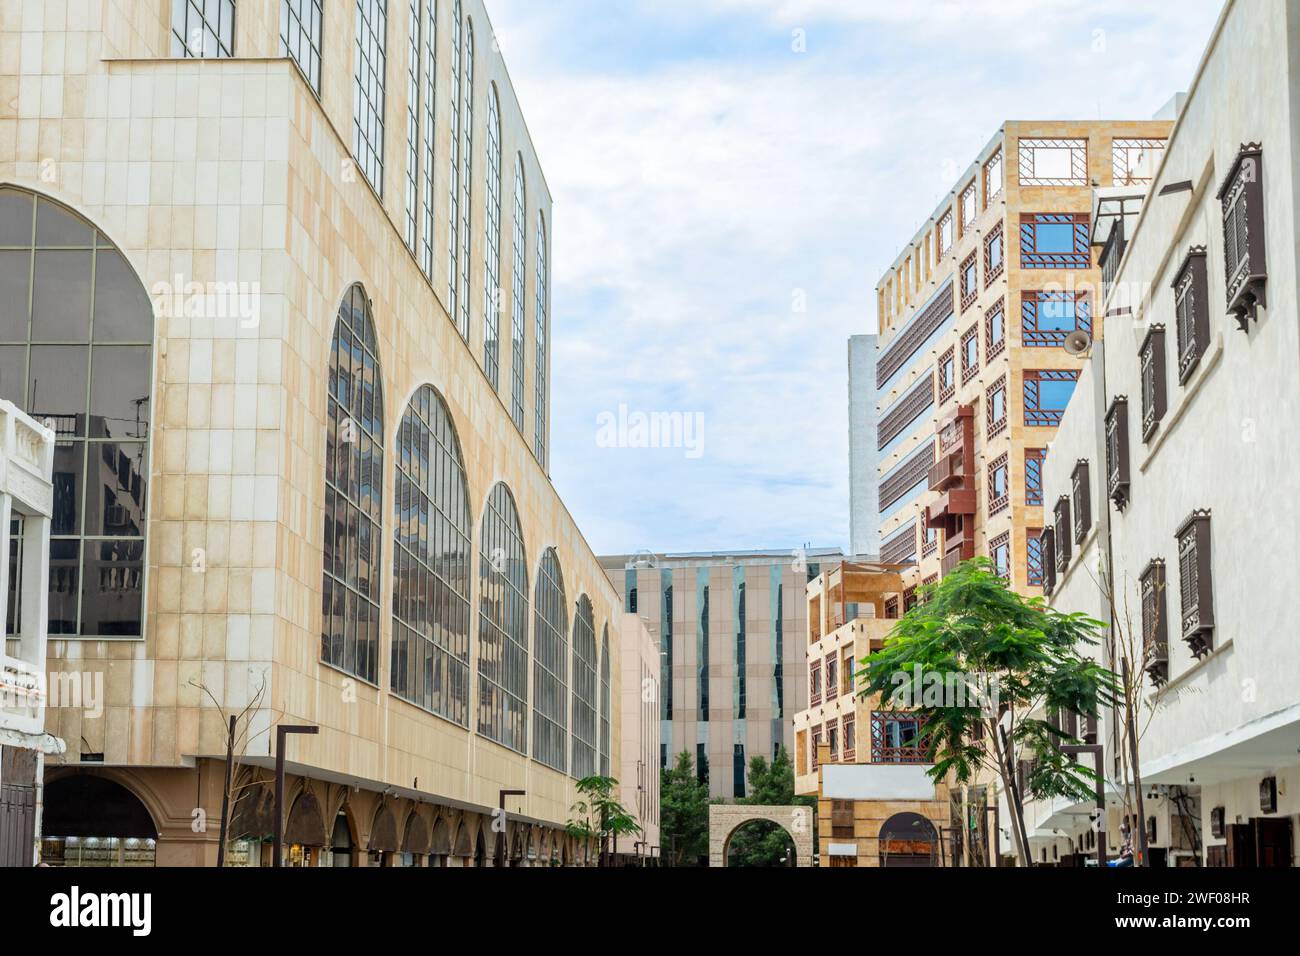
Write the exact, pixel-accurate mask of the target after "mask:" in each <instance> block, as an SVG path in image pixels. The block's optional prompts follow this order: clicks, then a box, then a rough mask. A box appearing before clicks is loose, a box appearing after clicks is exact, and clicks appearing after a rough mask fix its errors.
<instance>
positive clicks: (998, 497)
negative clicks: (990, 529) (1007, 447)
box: [988, 452, 1011, 518]
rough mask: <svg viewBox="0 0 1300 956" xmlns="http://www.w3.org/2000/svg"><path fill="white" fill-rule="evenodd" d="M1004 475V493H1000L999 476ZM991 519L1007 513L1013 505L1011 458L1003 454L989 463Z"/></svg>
mask: <svg viewBox="0 0 1300 956" xmlns="http://www.w3.org/2000/svg"><path fill="white" fill-rule="evenodd" d="M998 472H1001V473H1002V492H1001V494H999V493H998V489H997V475H998ZM988 502H989V517H990V518H991V517H993V516H994V515H996V514H1000V513H1001V512H1003V511H1005V510H1006V509H1007V507H1008V506H1009V505H1010V503H1011V456H1010V455H1009V454H1008V453H1005V452H1004V453H1003V454H1001V455H999V456H998V457H997V458H995V459H993V461H992V462H990V463H989V468H988Z"/></svg>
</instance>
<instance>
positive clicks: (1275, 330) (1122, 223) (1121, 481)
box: [1031, 0, 1300, 867]
mask: <svg viewBox="0 0 1300 956" xmlns="http://www.w3.org/2000/svg"><path fill="white" fill-rule="evenodd" d="M1297 64H1300V0H1259V2H1245V0H1229V2H1228V3H1226V5H1225V7H1224V10H1223V13H1222V15H1221V17H1220V19H1219V22H1218V24H1217V26H1216V27H1215V30H1214V33H1213V36H1212V37H1211V39H1210V43H1209V47H1208V49H1207V52H1206V54H1205V56H1204V58H1203V60H1202V61H1201V64H1200V66H1199V68H1198V70H1197V73H1196V76H1195V79H1194V81H1193V84H1192V86H1191V89H1190V93H1189V94H1188V97H1187V100H1186V103H1185V105H1184V106H1183V109H1182V112H1181V114H1180V116H1179V119H1178V123H1177V125H1176V127H1175V128H1174V130H1173V132H1172V134H1171V136H1170V139H1169V144H1168V148H1167V149H1166V151H1165V155H1164V159H1163V163H1162V165H1161V166H1160V168H1159V170H1158V171H1157V172H1156V174H1155V178H1154V180H1153V182H1152V183H1151V184H1150V190H1149V192H1148V194H1147V195H1146V198H1145V202H1143V203H1140V204H1137V205H1135V204H1132V203H1131V200H1130V208H1129V209H1128V210H1123V209H1122V208H1121V203H1122V201H1123V198H1122V197H1117V196H1115V195H1114V194H1113V193H1112V192H1110V191H1107V190H1099V191H1098V195H1097V197H1096V206H1097V209H1098V212H1099V213H1100V214H1101V215H1099V217H1098V221H1099V222H1104V223H1105V228H1104V229H1103V230H1102V231H1101V232H1099V234H1098V235H1097V236H1096V237H1095V238H1096V242H1097V243H1098V244H1099V245H1101V246H1103V247H1104V252H1103V255H1102V268H1103V271H1104V273H1105V275H1106V281H1105V286H1104V290H1103V293H1102V297H1101V300H1100V301H1101V303H1102V309H1103V312H1104V315H1105V323H1106V345H1105V349H1104V353H1100V352H1094V354H1093V355H1092V358H1091V362H1090V365H1091V368H1090V371H1089V374H1090V378H1091V386H1090V391H1091V393H1092V394H1091V395H1087V396H1085V395H1083V394H1079V395H1076V396H1075V399H1074V400H1073V401H1072V402H1071V403H1070V406H1069V409H1068V410H1067V412H1066V416H1065V421H1064V423H1063V424H1062V428H1061V432H1060V435H1059V437H1058V439H1057V441H1056V443H1055V445H1054V446H1053V452H1052V456H1051V457H1049V460H1048V466H1047V469H1046V472H1045V478H1044V481H1045V493H1046V495H1047V497H1046V499H1045V500H1046V504H1047V506H1048V507H1049V508H1050V509H1052V510H1053V512H1054V520H1051V521H1049V523H1048V527H1047V529H1045V531H1044V544H1043V551H1044V567H1045V569H1046V574H1047V584H1048V591H1049V594H1050V600H1051V603H1052V605H1053V606H1055V607H1057V608H1059V609H1061V610H1065V611H1085V612H1087V613H1089V614H1093V615H1095V616H1098V617H1101V618H1102V619H1103V620H1107V621H1109V623H1110V625H1111V634H1110V637H1109V641H1108V646H1107V648H1105V649H1104V650H1105V651H1106V652H1108V653H1109V654H1110V660H1111V661H1117V659H1118V658H1119V657H1120V656H1121V654H1120V653H1117V652H1122V651H1123V649H1124V648H1126V647H1127V648H1129V649H1130V653H1129V654H1128V655H1127V656H1128V657H1130V659H1132V660H1133V661H1134V662H1135V665H1136V666H1135V667H1134V671H1135V672H1137V673H1139V674H1140V676H1141V677H1142V679H1143V686H1142V691H1141V694H1140V700H1141V703H1140V708H1139V722H1140V727H1141V733H1140V737H1139V740H1138V749H1139V754H1140V770H1141V777H1142V784H1143V786H1142V788H1141V792H1142V794H1143V797H1144V800H1143V807H1142V808H1141V815H1140V816H1139V814H1138V812H1137V809H1138V808H1137V807H1136V805H1135V804H1136V801H1133V802H1132V803H1130V804H1129V805H1128V806H1127V807H1126V808H1124V810H1125V811H1126V813H1127V815H1128V817H1129V823H1130V826H1131V828H1132V832H1133V834H1134V845H1135V848H1138V847H1139V841H1138V839H1137V834H1138V832H1139V831H1143V832H1145V835H1146V837H1147V843H1148V845H1149V847H1150V860H1151V862H1152V864H1153V865H1169V866H1174V865H1189V864H1196V863H1199V865H1202V866H1212V867H1220V866H1231V867H1255V866H1259V867H1290V866H1294V865H1295V860H1296V839H1295V830H1296V824H1297V820H1300V757H1298V756H1297V740H1298V739H1300V690H1297V687H1300V654H1298V653H1297V650H1296V645H1295V640H1294V637H1293V633H1294V625H1293V621H1294V608H1295V594H1296V592H1297V590H1298V589H1300V571H1297V565H1296V562H1295V561H1294V560H1293V559H1292V558H1291V557H1290V555H1291V548H1292V546H1293V538H1294V534H1295V529H1296V525H1297V521H1296V505H1295V498H1296V491H1297V482H1298V479H1297V475H1296V469H1295V433H1296V425H1295V423H1296V421H1297V419H1298V418H1300V311H1298V310H1297V306H1296V301H1295V296H1294V294H1293V292H1294V289H1295V287H1296V280H1297V273H1298V272H1300V261H1298V260H1297V248H1298V246H1297V227H1298V226H1300V173H1298V171H1297V165H1296V154H1295V144H1296V142H1297V133H1298V132H1300V130H1298V128H1297V119H1296V117H1297V115H1298V114H1297V91H1300V67H1298V66H1297ZM1139 210H1140V211H1139ZM1108 211H1110V212H1113V213H1114V215H1107V213H1108ZM1099 569H1100V571H1101V573H1099ZM1107 592H1109V593H1107ZM1112 598H1113V600H1112ZM1112 607H1113V609H1114V611H1113V613H1111V609H1112ZM1112 666H1113V667H1116V668H1118V667H1119V666H1120V665H1119V664H1118V663H1112ZM1116 728H1117V721H1116V720H1115V719H1114V716H1113V715H1110V716H1109V719H1108V720H1106V721H1105V722H1104V726H1103V727H1102V742H1104V744H1105V746H1106V770H1107V773H1108V774H1110V775H1111V776H1112V779H1113V781H1114V782H1115V784H1116V785H1117V786H1116V788H1113V791H1114V790H1117V789H1118V787H1119V786H1122V785H1123V784H1125V783H1126V782H1131V779H1132V777H1131V770H1130V764H1129V762H1128V761H1127V760H1126V759H1125V757H1124V754H1125V751H1124V749H1123V748H1124V741H1123V740H1122V738H1120V737H1119V736H1118V734H1117V730H1116ZM1119 812H1120V811H1119V808H1117V807H1116V806H1115V805H1114V801H1113V800H1112V806H1111V809H1110V813H1109V817H1110V819H1109V822H1108V834H1109V836H1110V840H1109V842H1110V844H1111V846H1112V847H1114V846H1115V845H1116V844H1117V843H1118V842H1119V841H1118V833H1117V831H1118V828H1119V824H1120V820H1119V819H1118V815H1119ZM1083 819H1086V818H1083ZM1035 822H1036V824H1037V832H1036V833H1034V834H1031V842H1034V843H1035V844H1036V852H1037V853H1038V855H1039V859H1040V861H1044V862H1051V861H1053V860H1056V859H1059V858H1061V857H1063V856H1066V855H1068V854H1070V853H1072V852H1077V851H1072V850H1071V847H1072V846H1078V845H1080V844H1083V845H1085V846H1086V845H1087V843H1088V841H1089V839H1090V838H1089V836H1088V834H1087V833H1086V832H1084V831H1085V830H1086V827H1082V826H1081V825H1080V815H1079V814H1078V808H1073V807H1069V806H1062V805H1059V803H1057V804H1053V805H1051V806H1046V807H1039V808H1037V809H1036V815H1035Z"/></svg>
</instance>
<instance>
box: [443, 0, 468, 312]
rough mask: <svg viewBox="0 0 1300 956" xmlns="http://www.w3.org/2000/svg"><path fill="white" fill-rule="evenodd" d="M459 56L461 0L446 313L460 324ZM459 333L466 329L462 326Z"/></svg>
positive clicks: (455, 36)
mask: <svg viewBox="0 0 1300 956" xmlns="http://www.w3.org/2000/svg"><path fill="white" fill-rule="evenodd" d="M460 57H461V28H460V0H456V5H455V6H454V7H453V8H452V11H451V111H450V112H449V113H448V116H449V118H450V124H451V150H450V152H449V153H448V157H449V160H450V165H449V170H448V172H449V175H448V177H447V181H448V182H449V183H451V194H450V195H449V196H448V207H447V230H448V233H449V234H448V236H447V313H448V315H450V316H451V320H452V321H453V322H455V323H456V327H457V328H458V329H459V328H460V322H459V318H460V296H459V295H458V293H459V292H460V127H461V124H462V123H464V122H465V117H464V116H462V115H461V111H462V109H463V108H464V104H463V100H462V98H461V95H460ZM460 334H461V337H462V338H464V337H465V332H464V330H463V329H462V330H461V333H460Z"/></svg>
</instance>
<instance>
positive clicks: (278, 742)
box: [271, 724, 320, 867]
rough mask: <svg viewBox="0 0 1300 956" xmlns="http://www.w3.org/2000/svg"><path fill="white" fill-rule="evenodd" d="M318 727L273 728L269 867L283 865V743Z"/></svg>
mask: <svg viewBox="0 0 1300 956" xmlns="http://www.w3.org/2000/svg"><path fill="white" fill-rule="evenodd" d="M318 733H320V728H319V727H308V726H303V725H300V724H299V725H294V724H281V725H280V726H279V727H276V728H275V845H274V846H273V847H272V850H273V851H274V857H273V858H272V860H271V866H273V867H280V866H283V865H284V859H283V856H284V854H283V847H284V742H285V738H286V737H288V736H289V735H290V734H318Z"/></svg>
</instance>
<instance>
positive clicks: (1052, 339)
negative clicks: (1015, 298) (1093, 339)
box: [1020, 289, 1092, 348]
mask: <svg viewBox="0 0 1300 956" xmlns="http://www.w3.org/2000/svg"><path fill="white" fill-rule="evenodd" d="M1071 301H1072V302H1073V303H1074V328H1072V329H1070V330H1068V331H1067V330H1065V329H1042V328H1039V320H1040V318H1041V316H1042V311H1043V306H1044V305H1051V304H1053V303H1066V302H1071ZM1074 332H1086V333H1088V335H1092V297H1091V296H1090V295H1089V294H1088V292H1087V291H1085V290H1075V291H1061V290H1046V289H1025V290H1023V291H1022V292H1021V293H1020V342H1021V344H1022V345H1024V346H1026V347H1028V348H1059V347H1062V346H1064V345H1065V342H1066V339H1068V338H1069V337H1070V335H1071V334H1073V333H1074Z"/></svg>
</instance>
